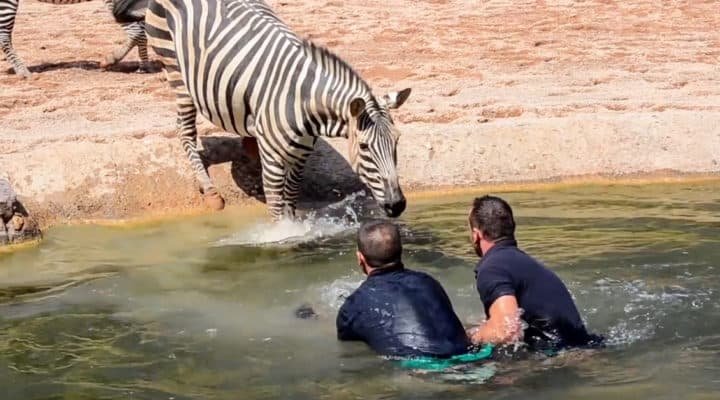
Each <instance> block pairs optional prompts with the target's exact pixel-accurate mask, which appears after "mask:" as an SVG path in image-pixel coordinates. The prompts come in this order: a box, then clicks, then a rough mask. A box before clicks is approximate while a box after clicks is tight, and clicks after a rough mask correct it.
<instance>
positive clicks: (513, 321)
mask: <svg viewBox="0 0 720 400" xmlns="http://www.w3.org/2000/svg"><path fill="white" fill-rule="evenodd" d="M466 332H467V335H468V337H469V338H470V341H472V343H473V344H480V343H493V344H510V343H515V342H518V341H519V340H520V339H521V338H522V321H521V320H520V308H519V307H518V304H517V299H516V298H515V296H500V297H498V298H497V300H495V302H493V304H492V305H491V306H490V315H489V318H488V320H487V321H486V322H485V323H484V324H482V325H480V326H476V327H472V328H470V329H468V330H467V331H466Z"/></svg>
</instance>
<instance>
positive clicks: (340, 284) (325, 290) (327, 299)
mask: <svg viewBox="0 0 720 400" xmlns="http://www.w3.org/2000/svg"><path fill="white" fill-rule="evenodd" d="M364 279H365V278H364V277H363V276H362V275H360V274H359V273H357V274H351V275H347V276H344V277H342V278H339V279H336V280H334V281H333V282H332V283H330V284H329V285H325V286H322V287H321V288H320V301H321V304H322V306H323V307H329V308H330V309H331V310H333V311H337V310H339V309H340V306H342V304H343V302H345V299H346V298H347V297H348V296H350V294H351V293H352V292H354V291H355V289H357V288H358V286H360V284H361V283H362V282H363V280H364Z"/></svg>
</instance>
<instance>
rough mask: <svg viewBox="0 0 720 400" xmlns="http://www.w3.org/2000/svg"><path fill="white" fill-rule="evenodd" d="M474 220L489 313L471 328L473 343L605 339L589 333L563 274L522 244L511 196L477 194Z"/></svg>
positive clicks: (551, 345) (478, 274)
mask: <svg viewBox="0 0 720 400" xmlns="http://www.w3.org/2000/svg"><path fill="white" fill-rule="evenodd" d="M469 220H470V232H471V233H470V234H471V239H472V244H473V247H474V248H475V252H476V253H477V254H478V256H479V257H481V260H480V262H478V264H477V267H475V279H476V281H477V290H478V293H480V299H481V300H482V302H483V305H484V307H485V315H486V316H487V321H486V322H485V323H484V324H482V325H481V326H479V327H475V328H471V329H469V330H468V336H469V337H470V339H471V341H472V342H473V343H494V344H511V343H516V342H519V341H521V340H522V341H523V342H525V343H526V344H527V345H528V346H529V347H530V348H531V349H533V348H534V349H539V350H559V349H562V348H565V347H576V346H588V345H596V344H600V342H601V341H602V338H601V337H598V336H595V335H591V334H588V332H587V330H586V329H585V325H584V324H583V321H582V320H581V319H580V314H579V313H578V310H577V308H576V306H575V303H574V301H573V299H572V297H571V295H570V293H569V292H568V289H567V287H565V284H563V282H562V281H561V280H560V278H559V277H558V276H557V275H555V273H553V272H552V271H551V270H549V269H547V268H546V267H544V266H543V265H542V264H541V263H540V262H538V261H536V260H535V259H534V258H532V257H530V256H529V255H527V254H526V253H525V252H523V251H522V250H520V249H518V247H517V242H516V241H515V219H514V218H513V212H512V208H510V205H509V204H508V203H507V202H506V201H505V200H503V199H501V198H499V197H495V196H483V197H479V198H476V199H475V201H474V202H473V207H472V210H471V211H470V216H469ZM523 322H524V323H525V324H527V327H526V328H525V330H524V331H523V326H522V325H523Z"/></svg>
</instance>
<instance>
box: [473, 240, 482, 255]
mask: <svg viewBox="0 0 720 400" xmlns="http://www.w3.org/2000/svg"><path fill="white" fill-rule="evenodd" d="M473 248H474V249H475V254H477V255H478V257H480V258H482V256H483V251H482V247H481V246H480V243H473Z"/></svg>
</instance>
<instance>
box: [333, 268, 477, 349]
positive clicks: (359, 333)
mask: <svg viewBox="0 0 720 400" xmlns="http://www.w3.org/2000/svg"><path fill="white" fill-rule="evenodd" d="M336 324H337V335H338V339H340V340H361V341H364V342H365V343H367V344H368V345H369V346H370V347H371V348H372V349H373V350H375V351H376V352H377V353H379V354H382V355H387V356H398V357H409V356H431V357H450V356H453V355H456V354H462V353H465V352H467V350H468V347H469V346H470V343H469V341H468V338H467V335H466V334H465V329H464V328H463V326H462V323H460V320H459V319H458V317H457V315H455V311H453V308H452V304H451V303H450V299H449V298H448V296H447V294H446V293H445V290H443V288H442V286H441V285H440V283H439V282H438V281H436V280H435V279H434V278H433V277H431V276H430V275H428V274H425V273H422V272H417V271H412V270H409V269H405V268H402V267H400V268H392V269H380V270H375V271H373V273H372V274H371V275H370V276H368V278H367V279H366V280H365V282H363V283H362V285H360V287H359V288H358V289H357V290H356V291H355V292H354V293H353V294H351V295H350V297H348V298H347V299H346V300H345V303H344V304H343V305H342V307H341V308H340V311H339V313H338V316H337V321H336Z"/></svg>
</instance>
